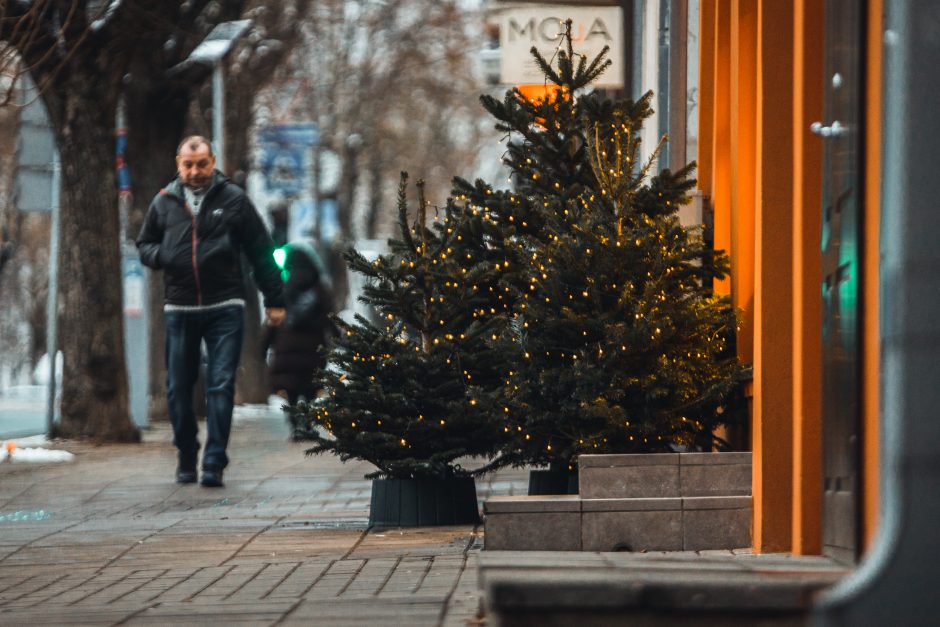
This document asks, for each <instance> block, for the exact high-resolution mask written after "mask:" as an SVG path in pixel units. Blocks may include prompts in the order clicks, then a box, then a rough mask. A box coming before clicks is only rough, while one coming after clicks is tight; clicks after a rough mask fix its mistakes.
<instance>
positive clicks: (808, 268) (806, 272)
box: [791, 0, 825, 555]
mask: <svg viewBox="0 0 940 627" xmlns="http://www.w3.org/2000/svg"><path fill="white" fill-rule="evenodd" d="M823 2H824V0H797V1H796V2H794V7H793V8H794V25H793V368H794V372H793V401H792V402H793V516H792V527H793V548H792V549H791V550H792V552H793V553H795V554H798V555H818V554H819V553H820V552H821V551H822V483H823V479H822V475H823V471H822V385H821V382H822V293H821V287H820V284H821V277H822V268H821V264H822V255H821V253H820V248H819V242H820V241H821V237H822V235H821V212H822V168H823V165H822V158H823V154H822V141H821V140H820V138H818V137H816V136H815V135H813V134H812V133H810V130H809V127H810V124H812V123H813V122H815V121H817V120H822V119H823V117H822V113H823V80H824V77H823V71H824V70H823V48H822V46H821V45H819V42H822V41H823V38H824V32H823V26H824V17H825V16H824V10H823Z"/></svg>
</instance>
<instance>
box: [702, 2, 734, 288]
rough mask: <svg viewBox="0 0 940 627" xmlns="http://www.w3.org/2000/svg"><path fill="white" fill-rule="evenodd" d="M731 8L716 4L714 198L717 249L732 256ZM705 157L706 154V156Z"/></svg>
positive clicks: (727, 284) (724, 284) (727, 283)
mask: <svg viewBox="0 0 940 627" xmlns="http://www.w3.org/2000/svg"><path fill="white" fill-rule="evenodd" d="M731 4H732V0H714V8H715V10H714V16H715V19H714V27H715V28H714V33H715V35H714V39H715V45H714V57H713V59H714V64H713V68H714V69H713V81H714V85H715V86H714V99H713V103H714V106H713V110H712V113H713V116H712V124H711V128H712V150H711V196H712V207H713V208H714V211H715V226H714V228H715V249H716V250H724V251H725V252H727V253H729V254H731V253H732V250H731V8H732V7H731ZM703 154H704V153H703ZM715 291H716V292H717V293H719V294H730V293H731V278H730V277H729V278H727V279H725V280H723V281H716V282H715Z"/></svg>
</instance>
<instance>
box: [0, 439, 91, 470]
mask: <svg viewBox="0 0 940 627" xmlns="http://www.w3.org/2000/svg"><path fill="white" fill-rule="evenodd" d="M46 441H47V440H46V436H44V435H37V436H32V437H29V438H21V439H19V440H7V441H6V442H3V445H2V447H0V462H14V463H18V462H32V463H34V464H48V463H51V462H70V461H72V460H73V459H75V456H74V455H72V454H71V453H69V452H68V451H57V450H52V449H47V448H41V447H28V446H24V444H26V443H29V444H44V443H45V442H46Z"/></svg>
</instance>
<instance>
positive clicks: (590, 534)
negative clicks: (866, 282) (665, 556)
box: [581, 510, 682, 551]
mask: <svg viewBox="0 0 940 627" xmlns="http://www.w3.org/2000/svg"><path fill="white" fill-rule="evenodd" d="M581 548H582V550H584V551H678V550H681V549H682V512H681V511H679V510H672V511H632V512H623V511H620V512H585V513H583V514H582V515H581Z"/></svg>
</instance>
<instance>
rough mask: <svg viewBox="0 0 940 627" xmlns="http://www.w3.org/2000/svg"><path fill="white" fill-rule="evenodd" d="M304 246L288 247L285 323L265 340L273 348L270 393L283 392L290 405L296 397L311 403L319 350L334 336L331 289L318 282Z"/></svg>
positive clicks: (320, 362)
mask: <svg viewBox="0 0 940 627" xmlns="http://www.w3.org/2000/svg"><path fill="white" fill-rule="evenodd" d="M315 256H316V253H315V252H313V251H312V250H311V248H310V247H309V246H307V245H299V244H290V245H288V252H287V257H286V259H285V263H284V269H285V270H286V271H287V272H288V273H289V277H288V279H287V282H286V284H285V285H284V300H285V302H286V309H287V313H286V316H285V318H284V323H283V324H282V325H281V326H279V327H270V328H269V329H268V331H267V337H266V340H265V347H266V348H265V350H267V347H268V346H271V347H273V348H274V352H273V356H272V359H271V364H270V367H269V370H268V373H269V377H270V382H271V390H272V391H273V392H278V391H280V390H284V391H286V392H287V393H288V398H289V400H290V401H291V403H293V402H296V400H297V397H298V396H299V395H303V396H304V397H306V398H307V399H312V398H313V397H314V396H315V395H316V392H317V388H316V386H315V385H314V384H313V375H314V372H315V371H316V370H317V369H318V368H322V367H323V366H324V359H323V357H322V356H321V355H320V349H321V347H324V346H326V345H327V342H328V341H329V336H330V334H331V333H332V332H333V323H332V322H331V321H330V318H329V315H330V313H332V311H333V297H332V294H331V292H330V289H329V288H328V287H327V286H326V285H325V283H324V281H323V280H321V273H322V272H323V268H322V267H321V266H320V264H319V262H318V260H316V259H315V258H314V257H315Z"/></svg>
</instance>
